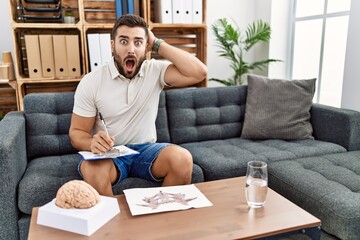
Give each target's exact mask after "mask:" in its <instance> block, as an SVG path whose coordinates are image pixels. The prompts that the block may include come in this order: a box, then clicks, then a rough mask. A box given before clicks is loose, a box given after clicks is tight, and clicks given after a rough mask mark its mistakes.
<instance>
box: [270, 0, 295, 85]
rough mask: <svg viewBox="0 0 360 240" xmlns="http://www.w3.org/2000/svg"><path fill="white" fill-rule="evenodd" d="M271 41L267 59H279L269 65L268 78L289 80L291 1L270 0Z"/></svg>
mask: <svg viewBox="0 0 360 240" xmlns="http://www.w3.org/2000/svg"><path fill="white" fill-rule="evenodd" d="M271 2H272V4H271V20H270V24H271V30H272V32H271V39H270V47H269V58H272V59H279V60H281V61H282V62H276V63H273V64H270V65H269V71H268V76H269V77H271V78H279V79H289V78H290V57H291V54H290V51H289V49H290V47H291V44H290V43H291V35H290V34H289V33H290V32H291V28H292V23H291V21H290V14H291V12H290V11H291V9H292V1H289V0H272V1H271Z"/></svg>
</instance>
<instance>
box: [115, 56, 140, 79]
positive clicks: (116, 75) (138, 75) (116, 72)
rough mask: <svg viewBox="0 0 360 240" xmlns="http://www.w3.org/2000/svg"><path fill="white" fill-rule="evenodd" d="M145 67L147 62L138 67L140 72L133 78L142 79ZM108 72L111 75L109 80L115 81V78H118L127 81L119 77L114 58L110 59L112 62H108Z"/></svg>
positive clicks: (121, 76) (123, 77)
mask: <svg viewBox="0 0 360 240" xmlns="http://www.w3.org/2000/svg"><path fill="white" fill-rule="evenodd" d="M145 65H147V60H145V61H144V62H143V63H142V65H141V67H140V71H139V72H138V74H137V75H136V76H135V77H144V72H145V68H146V67H145ZM109 70H110V74H111V78H112V79H116V78H117V77H119V78H120V79H121V80H124V79H127V78H126V77H125V76H123V75H121V74H120V73H119V71H118V69H117V68H116V66H115V59H114V57H113V58H112V61H110V62H109Z"/></svg>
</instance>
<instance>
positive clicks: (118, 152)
mask: <svg viewBox="0 0 360 240" xmlns="http://www.w3.org/2000/svg"><path fill="white" fill-rule="evenodd" d="M79 154H80V155H81V156H82V157H83V158H84V159H85V160H99V159H108V158H116V157H122V156H128V155H136V154H139V152H138V151H135V150H133V149H130V148H128V147H126V146H124V145H119V146H116V147H114V148H113V149H112V150H110V151H107V152H106V153H101V154H96V153H93V152H89V151H80V152H79Z"/></svg>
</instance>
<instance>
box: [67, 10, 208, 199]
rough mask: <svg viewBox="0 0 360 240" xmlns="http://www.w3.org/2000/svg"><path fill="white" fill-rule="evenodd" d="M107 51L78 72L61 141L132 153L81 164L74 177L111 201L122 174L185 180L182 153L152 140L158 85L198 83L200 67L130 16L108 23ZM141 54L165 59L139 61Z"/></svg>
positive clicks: (186, 157) (186, 159)
mask: <svg viewBox="0 0 360 240" xmlns="http://www.w3.org/2000/svg"><path fill="white" fill-rule="evenodd" d="M111 48H112V54H113V60H112V61H110V62H109V63H108V64H105V65H103V66H101V67H99V68H98V69H96V70H94V71H92V72H90V73H88V74H86V75H85V76H84V77H83V79H82V80H81V81H80V83H79V85H78V87H77V89H76V92H75V101H74V108H73V114H72V117H71V126H70V130H69V136H70V139H71V143H72V145H73V146H74V147H75V148H76V149H78V150H79V151H91V152H93V153H104V152H106V151H109V150H111V149H112V148H113V146H114V145H125V146H127V147H129V148H131V149H134V150H136V151H138V152H139V153H140V154H138V155H130V156H121V157H117V158H109V159H102V160H91V161H87V160H81V161H80V163H79V165H78V171H79V174H80V176H81V177H82V178H83V179H84V181H85V182H87V183H89V184H90V185H92V186H93V187H94V188H95V189H96V190H97V191H98V192H99V193H100V194H101V195H106V196H113V187H115V186H116V185H117V184H119V183H120V182H121V181H122V180H123V179H125V178H126V177H130V176H131V177H139V178H143V179H148V180H152V181H161V182H162V185H163V186H169V185H183V184H189V183H191V176H192V167H193V160H192V156H191V154H190V152H189V151H187V150H186V149H184V148H182V147H180V146H178V145H175V144H171V143H157V142H156V140H157V139H156V136H157V135H156V126H155V121H156V117H157V112H158V104H159V96H160V92H161V91H162V90H163V88H164V86H168V87H184V86H189V85H193V84H196V83H199V82H201V81H203V80H204V79H205V78H206V75H207V67H206V66H205V65H204V64H203V63H202V62H201V61H200V60H199V59H197V58H196V57H195V56H193V55H192V54H190V53H188V52H186V51H183V50H181V49H178V48H176V47H173V46H171V45H169V44H167V43H166V42H165V41H163V40H161V39H158V38H156V37H155V36H154V34H153V33H152V31H151V30H150V29H148V26H147V24H146V22H145V20H144V19H143V18H141V17H139V16H136V15H129V14H127V15H123V16H121V17H120V18H119V19H118V20H117V21H116V23H115V24H114V27H113V30H112V37H111ZM148 51H153V52H156V53H158V54H159V55H160V56H161V57H162V58H164V59H165V60H155V59H150V60H146V53H147V52H148ZM99 113H100V114H99ZM101 118H103V119H104V121H105V122H106V129H104V126H103V125H102V121H101Z"/></svg>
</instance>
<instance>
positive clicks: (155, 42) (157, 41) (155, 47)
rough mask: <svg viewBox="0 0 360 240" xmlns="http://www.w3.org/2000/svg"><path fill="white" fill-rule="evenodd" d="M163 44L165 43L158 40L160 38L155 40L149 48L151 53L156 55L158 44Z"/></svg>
mask: <svg viewBox="0 0 360 240" xmlns="http://www.w3.org/2000/svg"><path fill="white" fill-rule="evenodd" d="M163 42H165V41H164V40H162V39H160V38H156V39H155V41H154V43H153V45H152V48H151V50H152V52H153V53H158V51H159V47H160V44H162V43H163Z"/></svg>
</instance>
